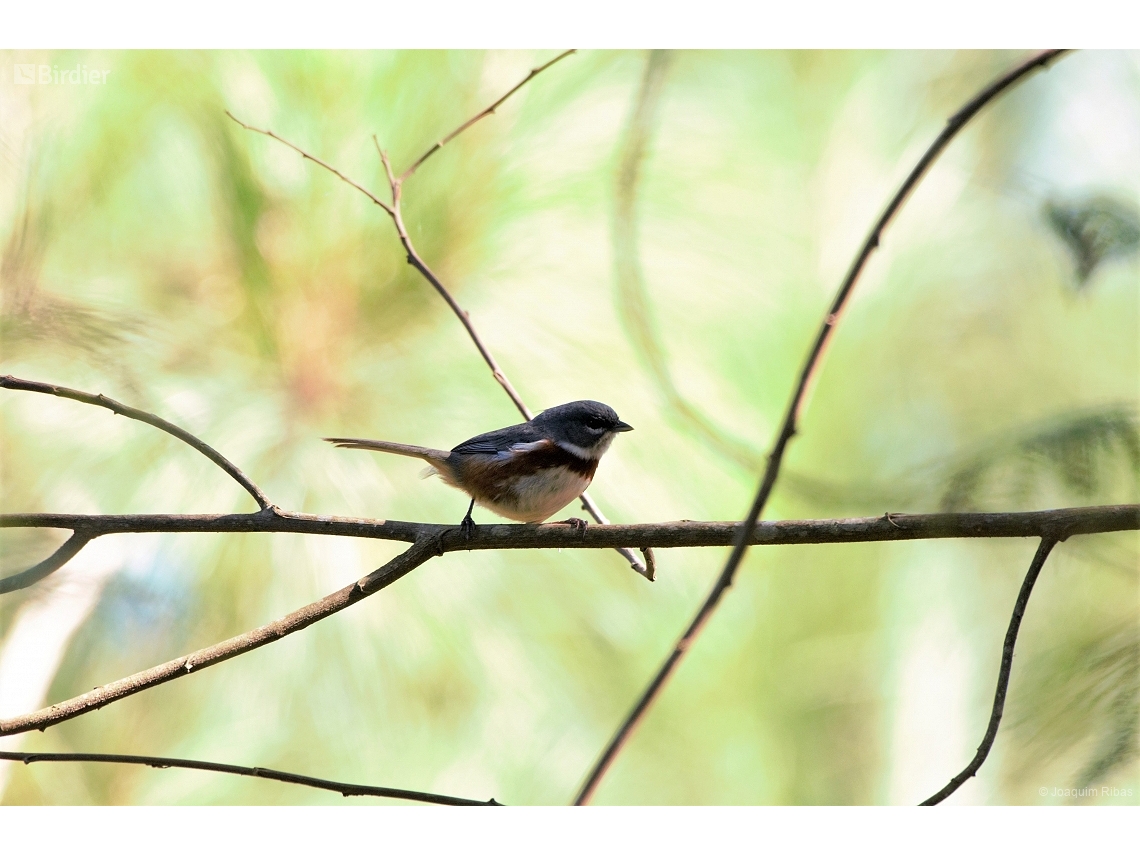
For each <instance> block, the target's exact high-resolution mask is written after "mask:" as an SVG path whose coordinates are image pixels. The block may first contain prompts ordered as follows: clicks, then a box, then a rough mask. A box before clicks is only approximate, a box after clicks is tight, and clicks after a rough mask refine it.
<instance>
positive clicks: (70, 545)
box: [0, 531, 96, 594]
mask: <svg viewBox="0 0 1140 855" xmlns="http://www.w3.org/2000/svg"><path fill="white" fill-rule="evenodd" d="M95 536H96V535H93V534H88V533H86V532H79V531H77V532H75V533H73V534H72V535H71V537H69V538H68V539H67V540H66V541H65V542H64V543H63V545H62V546H60V548H59V549H57V550H56V551H55V552H53V553H52V554H51V555H49V556H48V557H47V558H45V559H44V560H43V561H41V562H40V563H39V564H37V565H36V566H35V567H29V568H28V569H27V570H24V571H23V572H20V573H13V574H12V575H11V576H5V577H4V578H3V579H0V594H9V593H11V592H12V591H18V590H20V589H21V588H27V587H29V586H31V585H34V584H36V582H38V581H40V579H45V578H47V577H48V576H50V575H51V574H52V573H54V572H55V571H56V570H58V569H59V568H60V567H62V566H63V565H64V564H66V563H67V562H68V561H70V560H71V559H72V558H74V557H75V556H76V555H78V554H79V550H81V549H82V548H83V547H85V546H86V545H87V543H88V542H89V541H90V540H91V538H92V537H95Z"/></svg>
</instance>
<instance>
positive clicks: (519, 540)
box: [0, 505, 1140, 736]
mask: <svg viewBox="0 0 1140 855" xmlns="http://www.w3.org/2000/svg"><path fill="white" fill-rule="evenodd" d="M23 527H37V528H60V527H62V528H72V529H74V530H75V531H77V532H82V533H84V534H89V535H91V536H92V537H95V536H99V535H104V534H122V533H128V532H136V533H137V532H172V531H178V532H284V531H289V532H298V533H302V534H324V535H334V536H340V537H377V538H387V539H394V540H411V541H412V542H413V546H412V547H411V548H410V549H409V550H408V551H407V552H404V553H403V554H402V555H400V556H397V557H396V558H395V559H393V560H392V561H391V562H389V563H388V564H386V565H384V566H383V567H381V568H380V569H379V570H377V571H375V572H374V573H371V574H369V575H368V576H366V577H364V578H363V579H361V580H360V581H359V582H357V583H355V584H353V585H350V586H348V587H347V588H342V589H341V590H340V591H337V592H336V593H334V594H331V595H329V596H327V597H325V598H324V599H322V600H318V601H317V602H315V603H312V604H311V605H308V606H305V607H304V608H302V609H298V610H297V611H295V612H292V613H291V614H289V615H286V616H285V617H283V618H282V619H281V620H279V621H275V622H273V623H271V624H267V625H266V626H263V627H261V628H259V629H256V630H253V631H252V632H249V633H246V634H244V635H240V636H237V637H235V638H231V639H229V640H228V641H224V642H222V643H220V644H216V645H213V646H212V647H208V648H205V649H203V650H199V651H197V652H195V653H191V654H190V655H189V656H183V657H180V658H178V659H174V660H172V661H170V662H167V663H165V664H164V665H159V666H157V667H155V668H151V669H149V670H147V671H142V672H140V673H138V674H134V675H132V676H130V677H126V678H124V679H122V680H118V681H116V682H114V683H111V684H109V685H107V686H103V687H101V688H99V689H95V690H94V691H92V692H88V693H87V694H85V695H80V696H78V697H75V698H71V699H70V700H66V701H62V702H61V703H58V704H54V705H53V706H51V707H48V708H46V709H43V710H39V711H38V712H35V713H31V714H30V715H25V716H17V717H15V718H10V719H6V720H0V736H4V735H7V734H10V733H20V732H22V731H27V730H34V729H41V730H42V729H43V728H45V727H50V726H52V725H53V724H58V723H59V722H61V721H66V720H67V719H69V718H74V717H75V716H79V715H83V714H84V713H87V712H91V711H93V710H95V709H98V708H99V707H102V706H105V705H107V704H109V703H113V702H114V701H117V700H120V699H122V698H125V697H128V696H129V695H132V694H135V693H136V692H141V691H143V690H144V689H149V688H151V687H153V686H157V685H159V684H161V683H165V682H167V681H169V680H173V679H177V678H178V677H184V676H186V674H188V673H190V672H191V671H192V670H194V671H196V670H200V669H201V668H205V667H208V666H209V665H215V664H217V663H218V662H223V661H225V660H226V659H229V658H231V657H233V656H237V655H239V654H242V653H246V652H248V651H250V650H253V649H255V648H257V647H260V646H262V645H264V644H269V643H270V642H273V641H276V640H277V639H278V638H282V637H284V636H285V635H287V634H289V633H292V632H296V631H297V630H299V629H303V628H304V627H306V626H308V625H309V624H311V623H315V622H316V621H318V620H322V619H323V618H326V617H328V616H329V615H332V614H335V613H336V612H338V611H340V610H341V609H344V608H347V607H348V606H350V605H352V604H353V603H355V602H357V601H358V600H360V599H363V598H364V597H366V596H368V595H369V594H373V593H375V592H376V591H378V590H380V589H381V588H383V587H385V586H387V585H390V584H391V583H392V582H394V581H396V579H399V578H400V577H402V576H404V575H405V574H407V573H409V572H411V571H412V570H413V569H415V568H416V567H418V566H419V565H420V564H423V563H424V562H425V561H427V560H428V559H429V558H431V557H432V556H433V555H441V554H443V553H446V552H459V551H466V550H469V549H537V548H557V549H598V548H615V547H618V546H625V547H634V548H642V547H645V546H649V545H653V546H671V547H685V546H727V545H728V544H729V543H732V542H734V541H735V539H736V538H737V537H738V536H739V533H740V527H741V524H740V523H733V522H723V523H701V522H678V523H655V524H650V525H629V526H591V527H590V528H588V529H587V530H586V531H585V532H581V533H577V532H575V531H573V530H572V529H571V528H570V527H569V526H565V525H542V526H535V525H488V526H479V527H478V528H477V529H476V530H475V533H474V534H473V535H472V536H471V539H470V540H467V539H466V538H464V536H463V534H462V533H461V531H460V529H459V527H458V526H433V525H428V524H423V523H405V522H395V521H390V520H389V521H383V522H377V521H372V520H351V519H342V518H337V517H316V516H311V515H308V514H286V513H284V512H281V511H276V512H262V513H259V514H230V515H213V516H210V515H202V516H178V515H158V514H154V515H146V514H140V515H123V516H105V517H100V516H81V515H70V514H11V515H5V516H0V528H23ZM1136 530H1140V505H1110V506H1106V507H1099V508H1066V509H1062V510H1052V511H1032V512H1028V513H1008V514H891V515H890V519H887V517H886V516H882V517H869V518H866V519H854V520H802V521H780V522H763V523H758V524H756V525H755V526H754V527H753V533H752V536H751V537H749V538H748V542H749V543H752V544H757V545H760V544H764V545H796V544H799V545H803V544H809V543H865V542H870V541H896V540H918V539H929V538H951V537H953V538H959V537H962V538H974V537H979V538H992V537H1042V538H1048V539H1050V540H1064V539H1066V538H1069V537H1073V536H1075V535H1080V534H1097V533H1103V532H1111V531H1136Z"/></svg>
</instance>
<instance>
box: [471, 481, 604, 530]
mask: <svg viewBox="0 0 1140 855" xmlns="http://www.w3.org/2000/svg"><path fill="white" fill-rule="evenodd" d="M590 480H591V479H589V478H586V477H584V476H583V475H581V474H580V473H578V472H573V471H571V470H569V469H562V468H558V469H547V470H546V471H545V472H542V473H535V474H533V475H523V476H522V477H520V478H519V479H518V480H516V481H515V483H514V485H513V487H512V489H511V490H510V491H509V492H508V493H507V494H506V495H503V496H498V497H496V500H495V501H494V502H491V501H482V500H477V501H478V503H479V504H480V505H483V506H484V507H486V508H488V509H489V510H492V511H494V512H495V513H497V514H498V515H499V516H503V517H506V518H507V519H511V520H518V521H519V522H542V521H543V520H545V519H548V518H549V517H551V516H553V515H554V514H556V513H558V512H559V511H560V510H562V509H563V508H564V507H566V506H567V505H568V504H570V503H571V502H572V501H574V500H575V499H577V498H578V497H579V496H581V495H582V493H584V492H585V491H586V488H587V487H589V486H590Z"/></svg>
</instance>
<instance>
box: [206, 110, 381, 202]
mask: <svg viewBox="0 0 1140 855" xmlns="http://www.w3.org/2000/svg"><path fill="white" fill-rule="evenodd" d="M226 115H227V116H229V117H230V118H231V119H233V120H234V121H235V122H237V123H238V124H239V125H241V126H242V127H243V128H245V129H246V130H247V131H253V132H254V133H255V134H262V135H263V136H267V137H269V138H270V139H275V140H277V142H279V143H281V144H282V145H285V146H288V147H289V148H291V149H293V151H295V152H297V154H299V155H301V157H303V158H305V159H306V160H311V161H312V162H313V163H315V164H316V165H317V166H320V167H323V168H324V169H327V170H328V171H329V172H331V173H332V174H333V175H335V176H336V177H337V178H339V179H340V180H341V181H343V182H344V183H345V184H348V185H350V186H352V187H355V188H356V189H357V190H359V191H360V192H361V193H363V194H364V195H365V196H367V197H368V198H369V199H371V200H372V202H373V203H374V204H376V205H379V206H380V207H381V208H383V209H384V210H385V211H387V212H388V215H389V216H391V214H392V207H391V206H390V205H389V204H388V203H387V202H385V201H384V200H383V199H381V198H380V197H379V196H377V195H376V194H375V193H373V192H372V191H371V190H369V189H368V188H367V187H365V186H364V185H363V184H359V183H357V182H356V181H353V180H352V179H351V178H349V177H348V176H347V175H345V174H344V173H343V172H341V171H340V170H339V169H337V168H336V167H335V166H333V165H332V164H330V163H325V161H323V160H321V159H320V158H319V157H317V156H316V155H312V154H309V152H307V151H305V150H304V149H303V148H301V147H300V146H299V145H294V144H293V143H291V142H289V140H287V139H285V137H280V136H278V135H277V134H275V133H273V131H270V130H266V129H265V128H255V127H254V126H253V125H247V124H246V123H245V122H243V121H242V120H241V119H239V118H238V117H237V116H235V115H234V114H233V113H231V112H230V111H229V110H226Z"/></svg>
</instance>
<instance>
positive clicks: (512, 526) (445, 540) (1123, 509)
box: [0, 505, 1140, 552]
mask: <svg viewBox="0 0 1140 855" xmlns="http://www.w3.org/2000/svg"><path fill="white" fill-rule="evenodd" d="M6 528H55V529H68V530H70V531H74V532H76V533H77V534H78V535H82V536H84V537H87V538H95V537H101V536H103V535H115V534H147V533H159V534H171V533H218V534H227V533H229V534H250V533H282V532H290V533H293V534H312V535H329V536H333V537H361V538H370V539H374V540H392V541H402V542H404V543H416V542H418V541H431V542H432V543H433V544H435V545H436V546H437V547H438V549H439V550H440V551H442V552H467V551H487V550H499V549H613V548H615V547H618V546H623V547H627V548H630V549H641V548H644V547H657V548H661V549H665V548H673V549H679V548H680V549H687V548H699V547H709V546H731V545H732V544H733V543H735V542H736V540H737V538H739V536H740V533H741V531H742V529H743V523H740V522H738V521H727V522H702V521H694V520H684V521H681V522H660V523H638V524H636V525H592V526H590V527H589V528H587V529H586V530H585V531H575V530H574V528H573V527H571V526H567V525H563V524H559V523H549V524H546V525H522V524H516V523H491V524H488V525H481V526H479V527H477V528H476V529H475V531H474V532H472V534H471V535H470V537H468V536H466V535H465V534H464V533H463V532H462V530H461V529H460V528H459V526H455V525H438V524H435V523H417V522H403V521H401V520H370V519H355V518H352V517H330V516H317V515H314V514H302V513H293V512H290V511H282V510H277V509H274V510H271V511H261V512H259V513H255V514H106V515H98V514H97V515H86V514H0V529H6ZM1137 530H1140V505H1101V506H1095V507H1086V508H1058V509H1055V510H1047V511H1015V512H1008V513H938V514H897V513H892V514H888V515H883V516H878V517H858V518H854V519H820V520H766V521H760V522H757V523H755V524H754V525H753V527H752V531H751V533H750V534H749V536H748V538H747V542H748V544H749V545H750V546H807V545H811V544H824V543H871V542H891V541H904V540H934V539H941V538H995V537H997V538H1014V537H1033V538H1040V537H1053V538H1055V539H1057V540H1064V539H1066V538H1070V537H1074V536H1076V535H1082V534H1102V533H1106V532H1113V531H1137Z"/></svg>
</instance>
